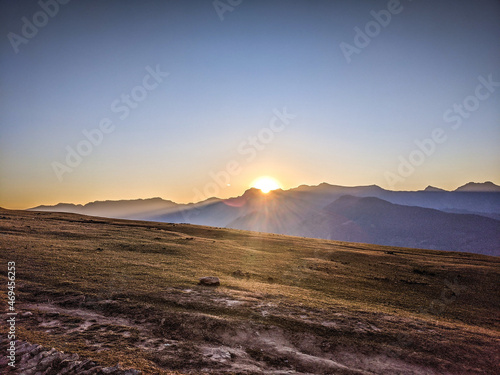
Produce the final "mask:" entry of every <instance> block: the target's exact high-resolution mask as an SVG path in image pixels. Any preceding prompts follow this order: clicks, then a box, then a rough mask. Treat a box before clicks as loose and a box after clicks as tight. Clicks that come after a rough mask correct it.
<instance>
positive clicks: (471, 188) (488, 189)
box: [455, 181, 500, 193]
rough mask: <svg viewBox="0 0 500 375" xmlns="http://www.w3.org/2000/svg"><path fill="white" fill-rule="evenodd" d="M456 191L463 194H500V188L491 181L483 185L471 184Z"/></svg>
mask: <svg viewBox="0 0 500 375" xmlns="http://www.w3.org/2000/svg"><path fill="white" fill-rule="evenodd" d="M455 191H462V192H481V193H498V192H500V186H498V185H495V184H494V183H493V182H491V181H486V182H483V183H478V182H469V183H468V184H465V185H463V186H460V187H459V188H457V189H456V190H455Z"/></svg>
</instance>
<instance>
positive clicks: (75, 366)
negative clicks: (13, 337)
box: [0, 338, 141, 375]
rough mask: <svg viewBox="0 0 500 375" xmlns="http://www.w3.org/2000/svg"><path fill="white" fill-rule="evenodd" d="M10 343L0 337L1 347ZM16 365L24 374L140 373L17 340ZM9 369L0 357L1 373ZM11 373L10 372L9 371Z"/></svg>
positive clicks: (135, 374)
mask: <svg viewBox="0 0 500 375" xmlns="http://www.w3.org/2000/svg"><path fill="white" fill-rule="evenodd" d="M7 344H8V340H7V339H6V338H0V347H2V348H4V347H6V346H7ZM16 354H17V362H16V367H17V369H18V370H19V371H21V372H20V373H21V374H23V375H38V374H40V375H42V374H44V375H49V374H61V375H64V374H71V375H74V374H82V375H85V374H89V375H93V374H113V375H140V374H141V371H138V370H135V369H126V370H125V369H121V368H120V366H114V367H103V366H99V365H98V364H97V363H95V362H94V361H91V360H89V359H82V358H80V357H79V355H78V354H76V353H74V354H69V353H64V352H61V351H58V350H56V349H54V348H52V349H50V350H49V349H48V348H44V347H42V346H40V345H37V344H35V345H33V344H30V343H29V342H25V341H17V344H16ZM7 369H8V362H7V361H4V360H3V358H0V373H4V371H3V370H7ZM7 373H9V372H7Z"/></svg>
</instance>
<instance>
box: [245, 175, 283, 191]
mask: <svg viewBox="0 0 500 375" xmlns="http://www.w3.org/2000/svg"><path fill="white" fill-rule="evenodd" d="M252 187H253V188H256V189H260V190H261V191H262V192H263V193H264V194H267V193H269V192H270V191H271V190H276V189H279V188H281V185H280V183H279V182H278V181H277V180H276V179H274V178H272V177H267V176H262V177H259V178H258V179H256V180H255V181H254V182H252Z"/></svg>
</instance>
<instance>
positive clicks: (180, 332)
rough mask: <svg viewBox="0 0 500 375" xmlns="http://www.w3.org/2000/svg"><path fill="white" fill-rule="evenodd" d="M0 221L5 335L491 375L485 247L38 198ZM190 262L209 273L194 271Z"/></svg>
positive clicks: (167, 367)
mask: <svg viewBox="0 0 500 375" xmlns="http://www.w3.org/2000/svg"><path fill="white" fill-rule="evenodd" d="M0 232H1V233H2V237H1V239H0V248H1V250H0V258H1V261H2V264H3V266H2V267H3V269H4V270H5V269H6V265H7V262H9V261H14V262H16V309H17V311H18V312H19V314H20V316H21V317H20V318H19V320H18V326H17V334H18V339H19V340H23V341H27V342H30V343H33V344H40V345H42V346H44V347H49V348H51V347H54V348H55V349H56V350H59V351H64V352H69V353H77V354H78V355H79V356H80V357H82V358H88V359H91V360H93V361H95V362H96V363H99V364H100V365H102V366H115V365H117V363H119V364H120V366H121V368H134V369H137V370H140V371H142V372H143V373H145V374H191V373H193V374H199V373H213V374H224V373H227V374H233V373H234V374H259V373H268V374H273V373H274V374H284V373H315V374H331V373H339V374H385V373H387V374H398V373H400V374H422V373H426V374H446V373H448V374H494V373H496V370H497V369H498V366H499V364H500V352H499V349H498V348H499V347H500V345H499V343H500V340H499V339H500V332H499V328H500V320H499V316H500V293H499V292H500V290H499V285H500V259H499V258H497V257H488V256H482V255H476V254H469V253H457V252H442V251H431V250H416V249H407V248H390V247H384V246H375V245H367V244H355V243H343V242H335V241H326V240H317V239H308V238H299V237H289V236H281V235H273V234H262V233H255V232H246V231H238V230H228V229H222V228H210V227H201V226H193V225H182V224H165V223H154V222H144V221H126V220H115V219H102V218H95V217H87V216H80V215H75V214H63V213H49V212H25V211H9V210H1V211H0ZM204 276H216V277H218V278H219V279H220V283H221V285H220V286H218V287H207V286H202V285H198V282H199V278H201V277H204ZM2 280H3V281H2V284H3V285H4V287H1V288H0V290H1V292H0V298H2V306H3V307H2V310H1V312H2V313H4V312H6V311H7V307H6V306H7V304H6V302H7V294H6V291H7V288H6V285H7V279H6V277H5V274H2ZM22 314H24V315H22ZM5 321H6V316H4V317H2V326H1V329H2V331H3V332H2V334H3V333H5V330H6V328H7V327H6V325H5V324H4V322H5ZM0 350H2V351H5V350H6V348H5V347H0ZM2 355H3V353H2ZM287 371H288V372H287Z"/></svg>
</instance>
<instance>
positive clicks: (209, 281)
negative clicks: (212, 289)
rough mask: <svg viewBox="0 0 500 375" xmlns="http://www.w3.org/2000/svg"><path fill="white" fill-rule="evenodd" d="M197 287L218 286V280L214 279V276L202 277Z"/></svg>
mask: <svg viewBox="0 0 500 375" xmlns="http://www.w3.org/2000/svg"><path fill="white" fill-rule="evenodd" d="M198 285H205V286H219V285H220V280H219V278H218V277H215V276H207V277H202V278H201V279H200V282H199V283H198Z"/></svg>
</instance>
